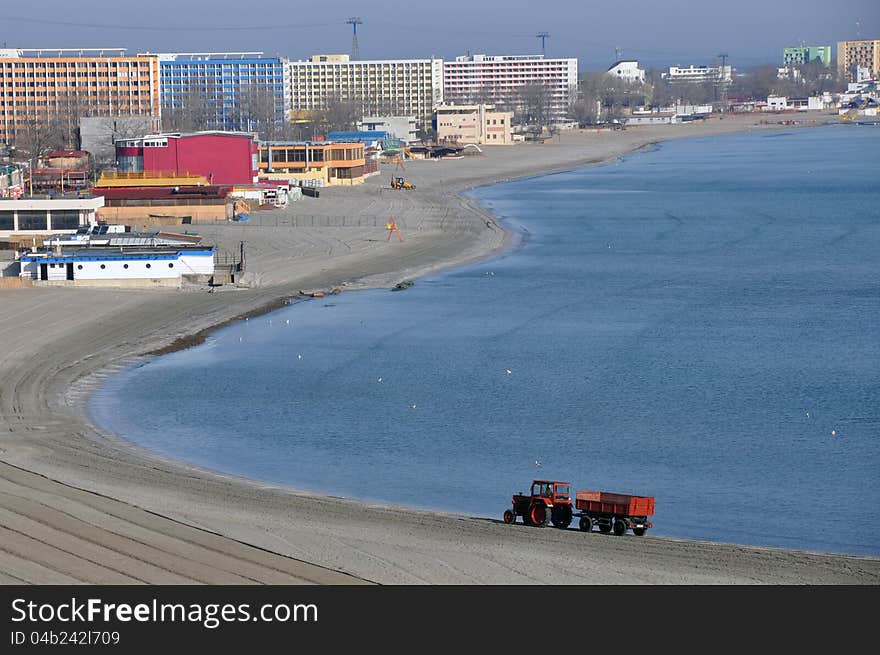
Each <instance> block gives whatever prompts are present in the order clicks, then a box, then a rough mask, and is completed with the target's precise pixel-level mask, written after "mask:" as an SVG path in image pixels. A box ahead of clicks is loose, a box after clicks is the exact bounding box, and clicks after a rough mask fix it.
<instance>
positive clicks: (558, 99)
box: [443, 54, 578, 122]
mask: <svg viewBox="0 0 880 655" xmlns="http://www.w3.org/2000/svg"><path fill="white" fill-rule="evenodd" d="M577 75H578V74H577V59H574V58H571V59H548V58H546V57H544V56H543V55H484V54H483V55H464V56H461V57H456V58H455V61H446V62H444V63H443V98H444V101H446V102H455V103H465V104H466V103H489V104H493V105H496V106H498V107H499V108H503V109H506V110H511V111H512V110H516V109H518V108H521V107H522V105H523V104H524V103H525V102H527V101H526V100H525V99H524V97H523V95H524V94H527V93H528V88H529V87H531V88H535V87H543V93H544V95H545V99H546V103H547V112H548V114H549V118H550V120H551V121H552V122H563V121H564V120H565V118H566V117H567V115H568V108H569V106H570V105H571V101H572V100H573V99H574V94H575V93H576V90H577V81H578V76H577Z"/></svg>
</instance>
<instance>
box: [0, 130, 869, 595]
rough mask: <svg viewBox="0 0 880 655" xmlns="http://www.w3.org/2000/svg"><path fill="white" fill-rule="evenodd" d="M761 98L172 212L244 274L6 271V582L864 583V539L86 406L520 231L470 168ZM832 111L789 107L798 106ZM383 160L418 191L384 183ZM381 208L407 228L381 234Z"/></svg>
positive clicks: (590, 149)
mask: <svg viewBox="0 0 880 655" xmlns="http://www.w3.org/2000/svg"><path fill="white" fill-rule="evenodd" d="M761 118H762V117H759V116H751V115H750V116H739V117H725V118H724V119H712V120H710V121H706V122H701V123H694V124H685V125H671V126H650V127H640V128H633V129H628V130H623V131H616V132H607V131H603V132H596V131H590V130H583V131H572V132H563V133H561V134H560V135H559V136H558V137H557V138H554V139H553V140H551V141H548V142H546V143H544V144H520V145H517V146H512V147H495V148H488V147H486V148H484V149H483V150H484V153H483V154H481V155H475V156H468V157H465V158H463V159H458V160H445V161H411V162H410V161H408V162H406V164H405V166H406V170H405V171H401V170H397V169H396V167H395V166H394V165H384V166H383V167H382V173H381V175H379V176H376V177H373V178H370V179H369V180H368V181H367V183H366V184H364V185H363V186H359V187H351V188H329V189H322V191H321V197H320V198H319V199H313V198H308V197H305V198H303V199H301V200H300V201H299V202H297V203H293V204H292V205H291V206H290V207H289V208H288V209H287V210H283V211H280V210H279V211H273V212H265V213H263V212H255V213H254V215H253V219H252V221H251V222H250V223H247V224H235V223H231V224H226V225H205V226H183V227H186V228H188V229H195V230H197V231H198V232H199V233H200V234H202V235H204V236H205V237H206V238H208V239H212V240H216V241H217V243H218V245H219V246H220V248H221V249H226V250H229V251H235V250H236V249H237V248H238V246H239V243H240V242H241V241H244V242H245V248H246V256H247V268H248V275H247V276H246V277H245V278H244V280H243V281H244V282H245V283H246V284H247V286H243V287H241V288H236V287H223V288H220V289H218V290H217V291H216V292H215V293H207V292H206V290H205V289H186V290H155V291H152V290H151V291H144V290H121V289H85V288H83V289H79V288H35V289H0V339H2V342H3V343H4V345H5V348H4V349H3V352H2V354H0V380H2V388H0V435H2V436H0V485H2V489H3V494H2V495H0V515H2V517H3V520H2V521H0V532H2V533H3V538H2V539H0V582H3V583H7V584H10V583H22V582H23V583H35V584H51V583H75V582H80V583H103V584H129V583H153V584H158V583H170V584H175V583H209V584H212V583H231V584H238V583H269V584H295V583H317V584H354V583H361V582H367V583H370V582H372V583H379V584H420V583H426V584H471V583H475V584H511V583H515V584H563V583H566V584H568V583H573V584H621V583H622V584H741V583H748V584H800V583H815V584H877V583H878V582H880V560H878V559H877V558H867V557H854V556H844V555H834V554H822V553H808V552H803V551H789V550H781V549H770V548H753V547H745V546H739V545H730V544H715V543H707V542H696V541H688V540H682V539H670V538H662V537H646V538H644V539H633V538H623V539H619V538H613V537H609V536H607V535H600V534H596V533H590V534H582V533H579V532H577V531H573V530H570V531H557V530H537V529H526V528H521V527H519V526H518V527H516V528H511V526H506V525H503V524H502V523H501V522H500V516H499V520H497V521H494V520H487V519H483V518H473V517H467V516H457V515H447V514H441V513H436V512H427V511H421V510H414V509H408V508H401V507H390V506H380V505H375V504H369V503H364V502H360V501H358V500H352V499H344V498H334V497H327V496H319V495H310V494H306V493H302V492H298V491H295V490H292V489H287V488H282V487H276V486H272V485H266V484H261V483H257V482H253V481H248V480H243V479H239V478H236V477H233V476H229V475H224V474H221V473H217V472H212V471H206V470H202V469H198V468H195V467H191V466H188V465H186V464H183V463H180V462H175V461H171V460H168V459H166V458H163V457H160V456H158V455H156V454H153V453H150V452H146V451H144V450H141V449H138V448H136V447H134V446H132V445H130V444H127V443H125V442H123V441H121V440H120V439H118V438H116V437H114V436H113V435H110V434H105V433H104V432H103V431H102V430H100V429H99V428H97V427H96V426H94V425H92V423H91V422H90V421H89V417H88V415H87V412H86V400H87V398H88V395H89V393H90V391H91V390H93V389H94V388H95V386H96V385H97V384H99V383H100V382H101V380H103V379H106V377H107V376H109V375H112V374H113V372H114V371H118V370H120V368H122V367H125V366H129V365H131V364H133V363H136V362H137V361H139V358H141V357H143V356H144V355H148V354H149V353H156V352H162V351H165V350H168V349H173V348H177V347H184V346H187V345H191V344H193V343H197V342H198V340H199V335H202V334H204V333H206V332H207V331H209V330H210V329H212V328H214V327H216V326H218V325H222V324H224V323H226V322H229V321H231V320H235V319H236V318H238V317H243V316H247V315H256V314H258V313H260V312H263V311H266V310H267V309H271V308H275V307H279V306H282V305H284V304H286V303H288V302H292V301H295V300H296V299H297V298H299V297H300V295H301V292H306V293H311V292H314V291H324V292H325V293H331V292H334V291H337V290H339V291H346V290H354V289H363V288H390V287H392V286H394V285H395V284H397V283H399V282H401V281H403V280H408V279H416V278H418V277H419V276H421V275H425V274H429V273H432V272H435V271H438V270H440V269H444V268H448V267H451V266H456V265H460V264H464V263H467V262H473V261H477V260H479V259H482V258H485V257H489V256H491V255H492V254H494V253H498V252H501V251H502V250H504V249H505V248H509V247H511V246H512V245H514V244H515V241H516V235H515V234H512V233H510V232H508V231H505V230H504V229H503V228H502V226H501V225H500V224H499V223H498V222H497V221H496V218H495V217H493V216H491V215H490V214H488V213H486V212H485V211H484V210H483V209H482V208H480V207H478V206H477V205H476V204H475V203H473V202H472V201H470V200H468V199H467V198H465V197H463V196H462V195H460V194H461V193H462V192H463V191H465V190H467V189H469V188H473V187H476V186H480V185H484V184H490V183H492V182H497V181H502V180H507V179H513V178H518V177H524V176H530V175H539V174H543V173H547V172H552V171H559V170H566V169H571V168H575V167H579V166H584V165H589V164H596V163H601V162H607V161H609V160H613V159H614V158H616V157H619V156H622V155H624V154H626V153H628V152H632V151H634V150H637V149H639V148H644V147H649V146H650V145H651V144H654V143H658V142H661V141H664V140H667V139H673V138H682V137H695V136H714V135H720V134H725V133H736V132H747V131H759V130H772V129H795V126H781V125H778V124H775V125H767V124H761V122H760V121H761ZM764 118H766V117H764ZM771 118H776V117H771ZM828 118H829V117H828V116H827V115H823V114H819V113H812V114H807V115H799V116H798V119H799V120H802V121H803V125H805V126H810V125H815V124H818V123H821V122H824V121H826V120H827V119H828ZM814 121H815V122H814ZM391 175H404V176H406V177H407V179H410V180H411V181H412V182H414V183H415V185H416V187H417V188H416V190H414V191H395V190H390V189H388V188H387V186H388V182H389V178H390V176H391ZM383 187H384V188H383ZM392 216H393V217H394V219H395V220H396V221H397V223H398V224H399V225H400V229H401V234H402V237H403V241H398V240H397V239H396V238H392V239H391V240H390V241H389V240H387V238H386V237H387V231H386V229H385V223H386V221H387V219H389V218H390V217H392ZM181 229H183V228H181ZM204 393H205V394H207V395H208V396H210V394H211V389H210V385H208V387H207V388H205V389H204ZM507 502H508V498H507V497H501V498H499V508H503V507H504V506H505V505H506V503H507ZM499 511H500V510H499Z"/></svg>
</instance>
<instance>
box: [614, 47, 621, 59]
mask: <svg viewBox="0 0 880 655" xmlns="http://www.w3.org/2000/svg"><path fill="white" fill-rule="evenodd" d="M614 61H620V46H617V47H616V48H614Z"/></svg>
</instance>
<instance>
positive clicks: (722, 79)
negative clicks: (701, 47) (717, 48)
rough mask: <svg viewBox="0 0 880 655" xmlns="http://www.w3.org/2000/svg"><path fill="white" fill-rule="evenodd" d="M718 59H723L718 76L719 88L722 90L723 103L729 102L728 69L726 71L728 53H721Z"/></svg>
mask: <svg viewBox="0 0 880 655" xmlns="http://www.w3.org/2000/svg"><path fill="white" fill-rule="evenodd" d="M718 57H719V58H720V59H721V70H720V71H719V75H718V87H720V90H721V101H722V102H726V101H727V69H726V64H727V57H728V55H727V53H726V52H721V53H719V54H718ZM717 92H718V88H716V93H717Z"/></svg>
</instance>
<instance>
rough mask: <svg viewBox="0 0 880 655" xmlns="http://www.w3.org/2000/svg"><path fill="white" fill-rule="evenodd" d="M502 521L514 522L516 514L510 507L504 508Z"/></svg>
mask: <svg viewBox="0 0 880 655" xmlns="http://www.w3.org/2000/svg"><path fill="white" fill-rule="evenodd" d="M504 522H505V523H507V524H508V525H509V524H511V523H514V522H516V514H514V513H513V510H512V509H507V510H504Z"/></svg>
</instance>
